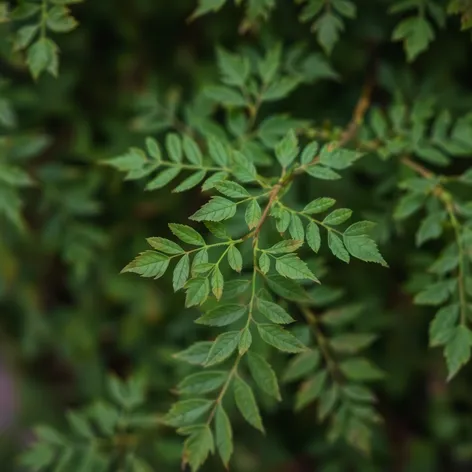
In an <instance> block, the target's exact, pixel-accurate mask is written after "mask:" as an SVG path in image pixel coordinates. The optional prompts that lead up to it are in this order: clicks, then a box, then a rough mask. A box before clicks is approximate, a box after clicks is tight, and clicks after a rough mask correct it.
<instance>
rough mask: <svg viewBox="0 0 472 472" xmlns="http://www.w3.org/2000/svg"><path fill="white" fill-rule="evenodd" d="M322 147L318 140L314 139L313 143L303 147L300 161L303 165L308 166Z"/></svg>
mask: <svg viewBox="0 0 472 472" xmlns="http://www.w3.org/2000/svg"><path fill="white" fill-rule="evenodd" d="M319 149H320V145H319V144H318V143H317V142H316V141H312V142H311V143H309V144H307V145H306V146H305V148H304V149H303V152H302V155H301V158H300V161H301V163H302V165H304V166H307V165H308V164H310V163H311V162H313V160H314V159H315V157H316V155H317V153H318V150H319Z"/></svg>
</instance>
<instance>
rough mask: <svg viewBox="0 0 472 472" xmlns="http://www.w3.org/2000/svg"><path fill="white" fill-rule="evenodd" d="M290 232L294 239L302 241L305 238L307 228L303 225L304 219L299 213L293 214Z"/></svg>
mask: <svg viewBox="0 0 472 472" xmlns="http://www.w3.org/2000/svg"><path fill="white" fill-rule="evenodd" d="M289 232H290V236H292V238H293V239H295V240H298V241H302V242H303V241H304V240H305V229H304V227H303V223H302V220H301V219H300V217H299V216H298V215H295V214H294V215H292V219H291V221H290V226H289Z"/></svg>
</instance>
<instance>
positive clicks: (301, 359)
mask: <svg viewBox="0 0 472 472" xmlns="http://www.w3.org/2000/svg"><path fill="white" fill-rule="evenodd" d="M320 360H321V356H320V353H319V352H318V351H306V352H302V353H301V354H298V355H297V356H295V357H294V358H293V359H291V361H290V363H289V364H288V366H287V368H286V369H285V372H284V375H283V381H284V382H293V381H295V380H299V379H301V378H302V377H304V376H305V375H307V374H309V373H311V372H313V371H314V370H315V369H316V368H317V367H318V365H319V364H320Z"/></svg>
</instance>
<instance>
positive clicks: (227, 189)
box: [215, 180, 250, 198]
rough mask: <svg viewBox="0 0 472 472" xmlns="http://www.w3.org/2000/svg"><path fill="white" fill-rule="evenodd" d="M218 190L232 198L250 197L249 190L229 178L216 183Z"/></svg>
mask: <svg viewBox="0 0 472 472" xmlns="http://www.w3.org/2000/svg"><path fill="white" fill-rule="evenodd" d="M215 188H216V190H218V192H220V193H222V194H223V195H226V196H227V197H230V198H247V197H250V195H249V192H248V191H247V190H246V189H245V188H244V187H243V186H241V185H239V184H238V183H236V182H230V181H229V180H226V181H222V182H218V183H217V184H216V185H215Z"/></svg>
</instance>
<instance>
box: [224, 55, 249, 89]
mask: <svg viewBox="0 0 472 472" xmlns="http://www.w3.org/2000/svg"><path fill="white" fill-rule="evenodd" d="M216 53H217V54H216V56H217V61H218V67H219V69H220V73H221V80H222V82H224V83H225V84H227V85H235V86H237V87H243V86H244V84H245V83H246V81H247V79H248V77H249V72H250V64H249V61H248V60H247V58H244V57H241V56H238V55H236V54H231V53H229V52H228V51H225V50H224V49H223V48H218V49H217V50H216Z"/></svg>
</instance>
